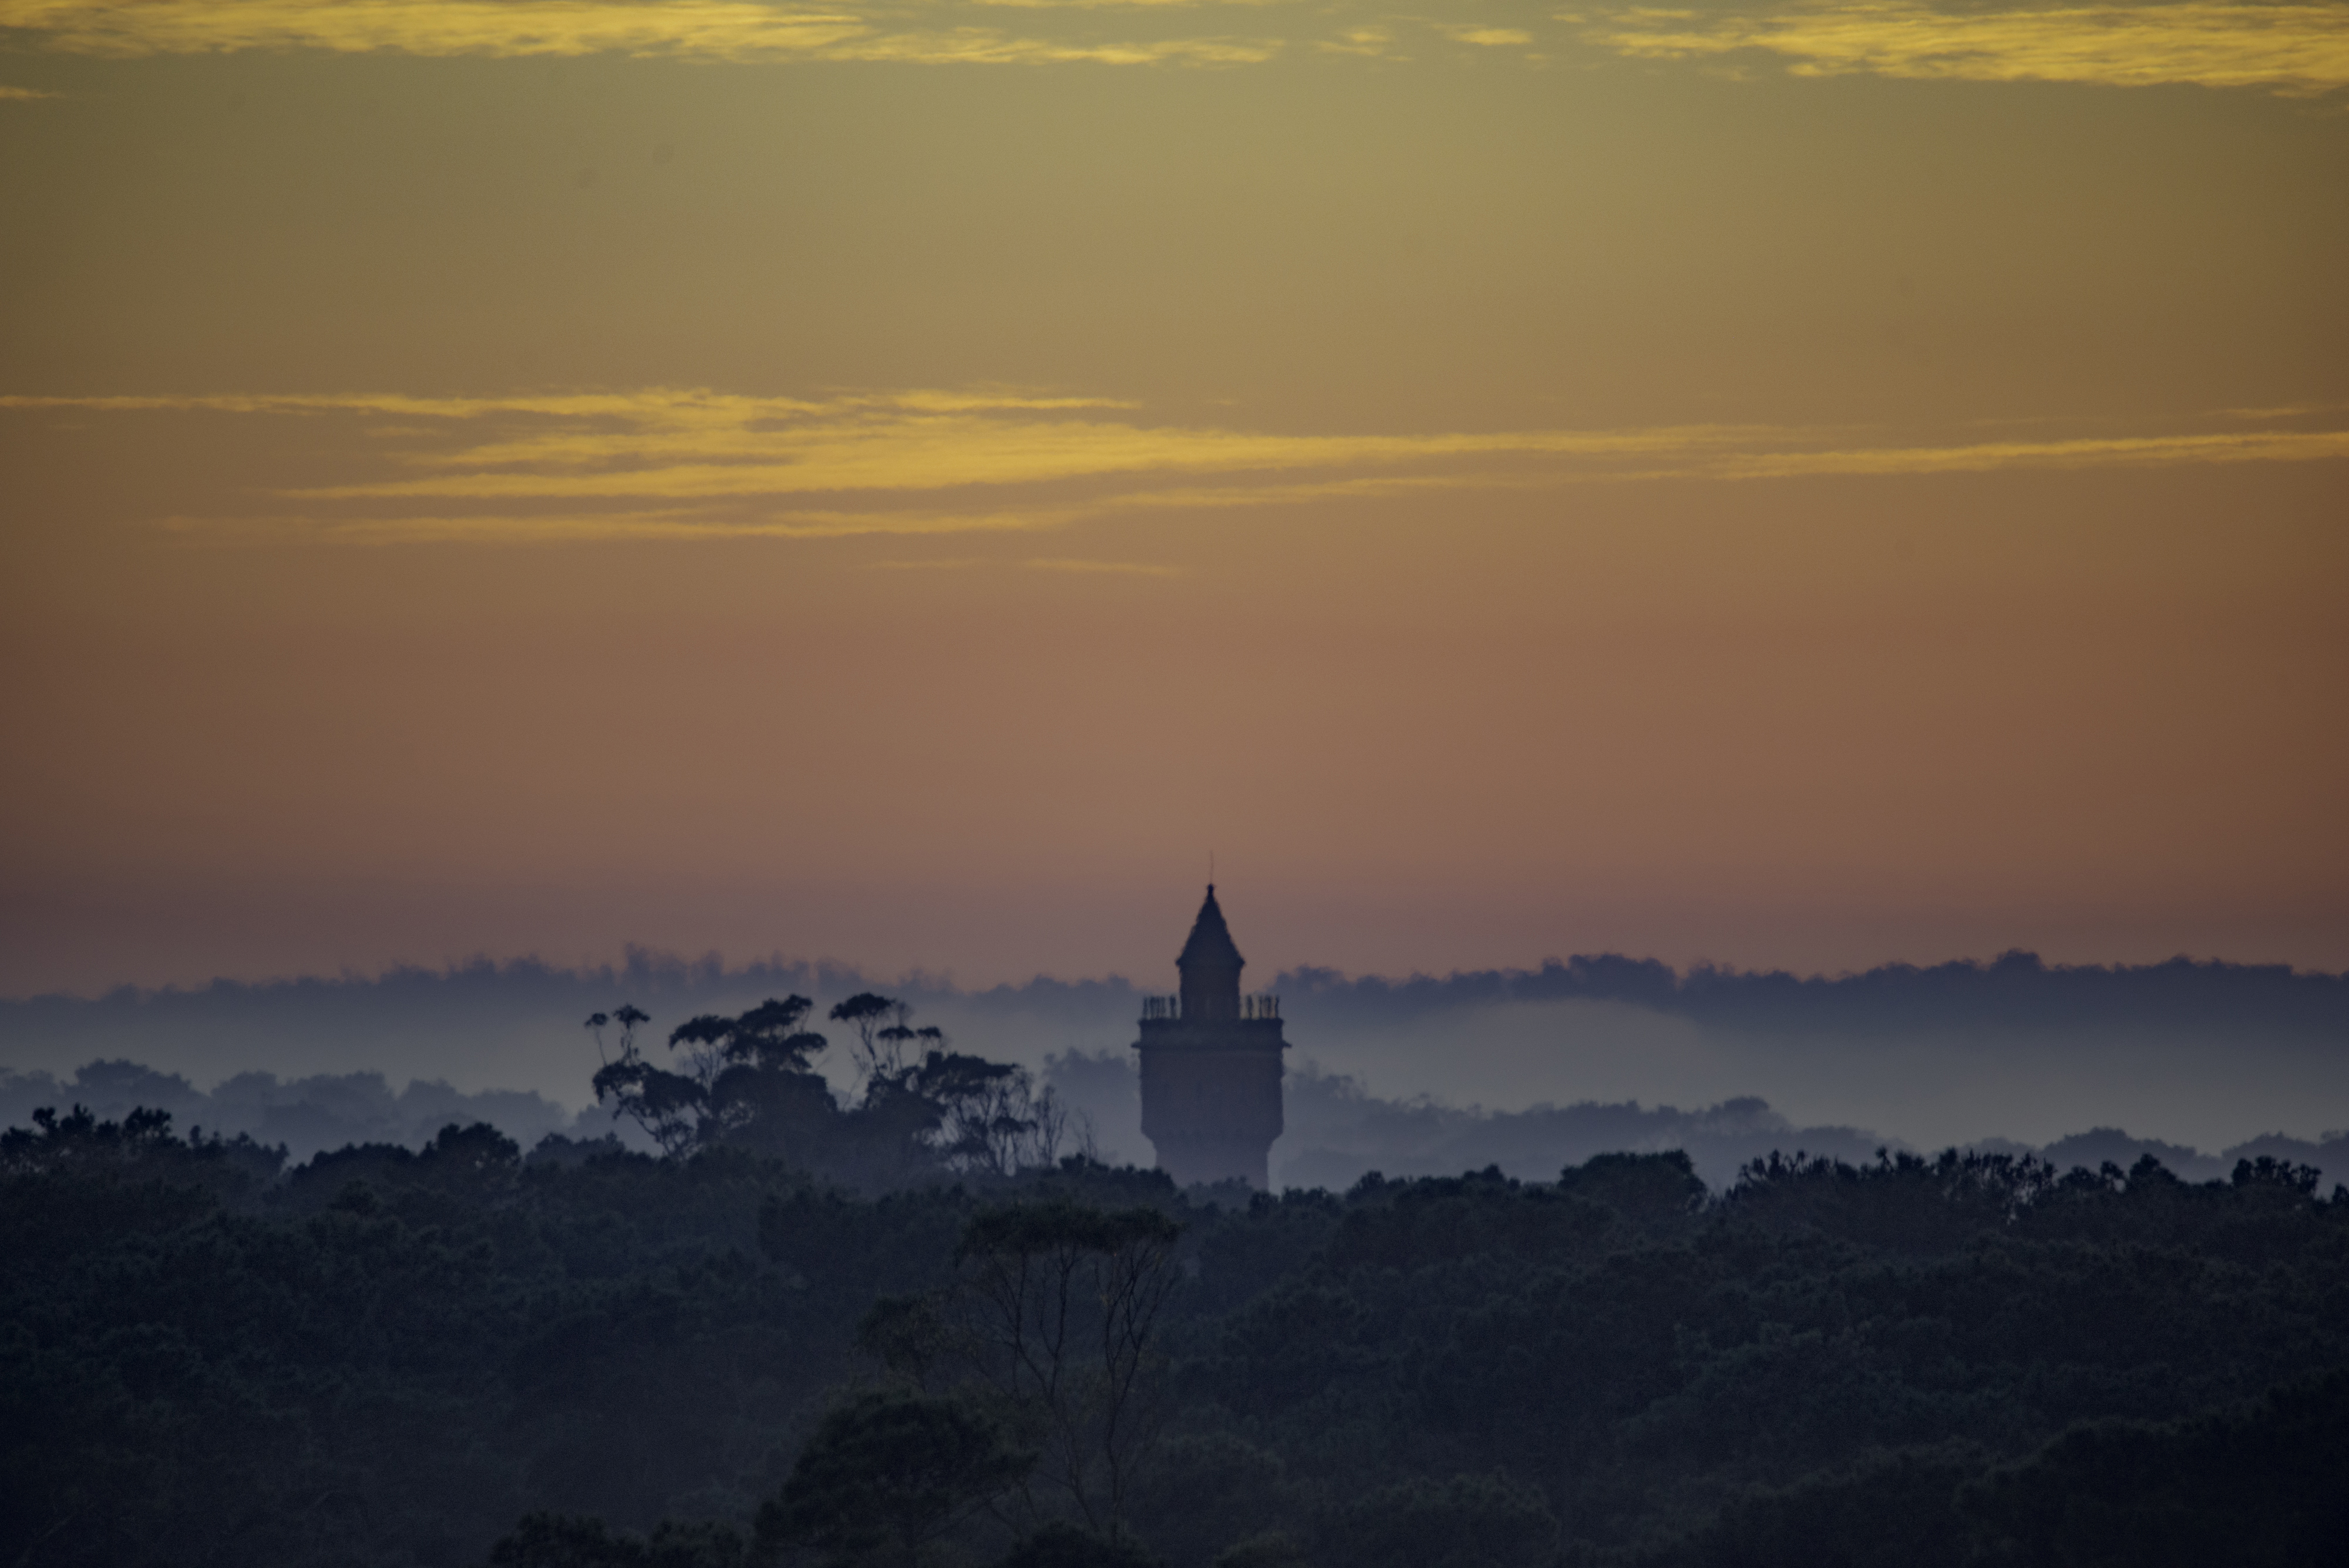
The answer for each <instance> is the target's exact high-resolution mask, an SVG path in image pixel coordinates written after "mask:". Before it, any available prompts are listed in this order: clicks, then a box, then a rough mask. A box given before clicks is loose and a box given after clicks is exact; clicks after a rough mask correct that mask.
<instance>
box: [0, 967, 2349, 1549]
mask: <svg viewBox="0 0 2349 1568" xmlns="http://www.w3.org/2000/svg"><path fill="white" fill-rule="evenodd" d="M814 1016H815V1009H814V1004H813V1003H812V1002H808V1001H807V1000H806V999H804V998H802V997H798V996H792V997H788V998H784V999H781V1000H778V1001H772V1002H767V1003H765V1004H763V1005H762V1006H761V1007H758V1008H753V1009H750V1011H748V1012H743V1013H741V1014H739V1015H735V1016H732V1017H721V1016H714V1015H713V1016H701V1017H696V1018H693V1019H690V1020H688V1022H687V1023H684V1024H682V1025H679V1026H678V1027H677V1028H675V1029H674V1030H672V1031H671V1032H670V1033H669V1035H668V1036H667V1042H666V1046H665V1048H664V1049H663V1050H662V1054H660V1055H659V1056H658V1057H657V1058H656V1057H655V1056H653V1055H652V1054H651V1053H650V1052H648V1051H647V1049H646V1047H645V1045H644V1044H642V1037H643V1032H644V1031H645V1029H646V1028H647V1025H648V1024H649V1023H650V1022H651V1021H650V1020H649V1019H648V1018H647V1017H646V1016H645V1015H644V1014H643V1013H641V1012H638V1011H637V1010H635V1009H633V1008H626V1009H619V1010H616V1011H614V1012H610V1013H608V1014H604V1015H599V1018H598V1019H597V1020H595V1021H594V1022H593V1027H594V1028H595V1030H596V1031H597V1032H598V1033H599V1037H600V1040H601V1043H602V1047H603V1052H604V1060H603V1064H602V1067H601V1070H600V1071H599V1072H598V1073H597V1075H596V1089H597V1092H598V1095H599V1097H600V1098H601V1100H602V1101H603V1102H604V1103H605V1105H607V1106H611V1107H612V1108H613V1109H614V1110H615V1111H616V1112H617V1113H618V1114H620V1115H622V1116H629V1117H633V1118H635V1119H636V1120H637V1121H639V1122H641V1123H642V1125H644V1127H646V1129H647V1132H648V1133H650V1134H651V1135H652V1136H653V1137H655V1138H656V1139H657V1142H658V1144H659V1146H660V1147H661V1148H662V1149H663V1150H664V1151H665V1152H663V1153H662V1154H660V1155H658V1156H653V1155H647V1154H641V1153H631V1152H627V1151H626V1150H624V1149H622V1148H620V1147H618V1146H617V1145H616V1143H614V1142H612V1141H609V1140H587V1141H580V1140H577V1139H572V1138H567V1137H549V1138H547V1139H546V1140H544V1141H543V1142H542V1143H541V1144H540V1145H539V1146H538V1147H536V1148H534V1149H533V1150H531V1151H530V1152H529V1153H528V1154H527V1155H525V1154H524V1152H523V1150H522V1149H521V1148H520V1147H518V1146H517V1145H516V1144H514V1143H513V1142H512V1140H510V1139H508V1138H506V1137H503V1136H502V1135H501V1134H499V1133H497V1132H496V1131H495V1130H494V1129H492V1128H490V1127H485V1126H474V1127H453V1126H452V1127H449V1128H447V1129H446V1130H444V1131H443V1132H441V1133H440V1135H439V1136H438V1137H436V1138H435V1139H434V1140H433V1141H432V1142H431V1143H430V1144H429V1145H428V1146H427V1147H424V1148H423V1149H421V1150H420V1151H415V1150H410V1149H408V1148H405V1147H397V1146H390V1145H361V1146H354V1147H347V1148H344V1149H341V1150H338V1151H336V1152H332V1153H327V1154H321V1155H319V1156H317V1157H316V1158H312V1159H310V1160H308V1161H306V1162H305V1163H303V1164H301V1165H299V1166H296V1167H292V1168H288V1166H287V1164H286V1162H285V1158H284V1156H283V1152H282V1151H281V1150H274V1149H271V1148H268V1147H263V1146H261V1145H259V1144H257V1143H255V1142H254V1141H253V1140H252V1139H251V1138H249V1137H239V1138H233V1139H226V1138H221V1137H212V1136H204V1135H202V1134H193V1133H191V1134H190V1135H187V1136H181V1134H179V1133H178V1132H176V1131H175V1130H174V1129H173V1127H172V1126H171V1118H170V1116H168V1115H165V1114H162V1113H160V1112H140V1113H138V1114H134V1115H131V1116H127V1117H125V1118H123V1119H122V1120H119V1121H104V1120H100V1119H98V1118H97V1117H95V1116H90V1115H88V1114H87V1113H83V1112H78V1111H74V1110H67V1111H63V1112H59V1111H57V1110H44V1111H42V1112H41V1113H40V1114H39V1115H37V1116H36V1117H35V1118H34V1122H33V1124H32V1125H31V1126H29V1127H18V1128H13V1129H10V1130H8V1131H7V1132H5V1134H0V1258H5V1260H6V1267H5V1270H0V1563H12V1564H22V1565H26V1568H31V1565H35V1564H101V1563H102V1564H122V1565H127V1568H145V1565H149V1564H153V1565H158V1568H160V1565H172V1568H177V1565H181V1564H191V1565H192V1564H197V1563H238V1564H240V1565H244V1564H250V1565H254V1568H276V1565H279V1564H285V1565H294V1564H312V1563H347V1564H355V1565H360V1568H372V1565H377V1564H380V1565H383V1568H411V1565H413V1568H428V1565H429V1568H440V1565H446V1568H464V1565H471V1564H481V1563H492V1564H497V1565H499V1568H750V1564H754V1563H804V1564H819V1563H821V1564H829V1565H838V1568H866V1565H870V1568H879V1565H882V1564H937V1565H940V1568H949V1565H955V1564H968V1565H970V1568H1081V1565H1083V1564H1122V1565H1126V1568H1142V1565H1143V1564H1148V1563H1160V1564H1164V1565H1165V1568H1487V1565H1491V1568H1558V1565H1566V1564H1575V1565H1586V1564H1619V1565H1622V1568H1732V1565H1736V1568H1775V1565H1778V1564H1786V1565H1789V1568H1792V1565H1794V1564H1797V1563H1799V1564H1802V1565H1803V1568H1835V1565H1837V1564H1855V1565H1857V1564H1874V1563H1885V1564H1892V1563H1899V1564H1901V1565H1903V1568H1944V1565H1946V1568H1988V1565H1992V1564H2002V1565H2003V1564H2045V1565H2049V1568H2054V1565H2057V1564H2066V1565H2069V1564H2091V1563H2114V1564H2120V1563H2127V1564H2131V1565H2155V1568H2161V1565H2167V1564H2172V1563H2176V1564H2186V1563H2193V1564H2198V1565H2199V1564H2207V1563H2239V1564H2247V1565H2253V1568H2266V1565H2275V1568H2282V1565H2286V1564H2293V1565H2297V1564H2305V1563H2337V1562H2341V1561H2343V1560H2344V1555H2349V1191H2344V1190H2343V1189H2339V1188H2335V1189H2333V1192H2332V1194H2331V1195H2330V1196H2329V1197H2328V1196H2325V1195H2323V1194H2321V1193H2320V1192H2319V1191H2318V1190H2317V1178H2316V1176H2315V1174H2314V1173H2313V1171H2312V1170H2310V1169H2309V1168H2305V1167H2301V1166H2295V1165H2292V1164H2290V1163H2287V1162H2279V1161H2276V1160H2273V1159H2263V1160H2245V1161H2243V1162H2241V1163H2240V1164H2239V1165H2238V1166H2237V1167H2236V1168H2235V1170H2234V1171H2233V1173H2232V1176H2231V1179H2228V1180H2225V1181H2213V1182H2207V1183H2200V1184H2193V1183H2188V1182H2184V1181H2180V1180H2178V1179H2176V1178H2174V1177H2173V1176H2171V1175H2170V1174H2169V1173H2168V1171H2167V1170H2166V1169H2164V1168H2162V1167H2161V1166H2160V1165H2159V1164H2158V1162H2157V1161H2154V1160H2152V1159H2146V1160H2141V1161H2139V1162H2138V1163H2137V1165H2136V1166H2135V1167H2133V1168H2130V1169H2127V1170H2122V1169H2120V1168H2117V1167H2115V1166H2110V1165H2107V1166H2106V1167H2104V1168H2101V1169H2098V1170H2095V1171H2090V1170H2085V1169H2075V1170H2070V1171H2060V1170H2058V1169H2056V1168H2053V1167H2051V1166H2048V1165H2046V1164H2044V1163H2043V1162H2041V1161H2038V1160H2035V1159H2031V1158H2010V1157H2005V1156H1961V1155H1957V1154H1950V1155H1945V1156H1942V1157H1940V1158H1937V1159H1921V1158H1913V1157H1894V1156H1889V1155H1886V1156H1879V1157H1878V1158H1876V1159H1873V1160H1870V1161H1865V1162H1859V1163H1852V1162H1847V1161H1839V1160H1835V1159H1824V1158H1811V1157H1806V1156H1803V1155H1799V1154H1796V1155H1782V1156H1777V1157H1773V1158H1767V1159H1764V1160H1760V1161H1757V1162H1755V1163H1754V1164H1753V1165H1750V1166H1748V1167H1747V1168H1746V1169H1745V1170H1744V1173H1743V1175H1742V1176H1741V1178H1740V1179H1739V1180H1738V1181H1737V1183H1736V1184H1735V1185H1734V1186H1733V1187H1732V1188H1731V1189H1729V1190H1728V1191H1726V1192H1725V1193H1721V1194H1718V1195H1709V1194H1708V1192H1707V1190H1706V1189H1705V1187H1704V1186H1703V1184H1702V1182H1700V1181H1699V1180H1698V1179H1696V1177H1695V1175H1694V1174H1693V1172H1692V1168H1691V1167H1690V1165H1689V1163H1688V1161H1687V1160H1686V1158H1683V1157H1681V1156H1678V1155H1653V1156H1603V1157H1600V1158H1594V1159H1591V1160H1589V1161H1588V1162H1586V1163H1584V1164H1580V1165H1578V1166H1574V1167H1571V1168H1568V1169H1566V1170H1565V1171H1563V1172H1562V1173H1561V1174H1560V1176H1559V1179H1557V1180H1556V1181H1530V1182H1521V1181H1516V1180H1511V1179H1506V1178H1504V1177H1503V1176H1501V1175H1500V1174H1499V1172H1497V1171H1486V1172H1484V1173H1481V1174H1479V1173H1470V1174H1465V1175H1462V1176H1458V1177H1454V1178H1444V1179H1414V1180H1394V1181H1391V1180H1386V1179H1381V1178H1378V1177H1375V1176H1373V1177H1369V1178H1365V1179H1362V1180H1361V1181H1360V1182H1359V1183H1357V1184H1356V1185H1354V1186H1353V1187H1352V1188H1351V1189H1349V1190H1348V1191H1346V1192H1343V1193H1331V1192H1326V1191H1311V1192H1290V1193H1288V1194H1285V1195H1281V1196H1278V1197H1274V1196H1268V1195H1264V1194H1254V1195H1251V1194H1248V1193H1247V1192H1246V1191H1244V1190H1236V1189H1221V1190H1210V1189H1195V1190H1194V1191H1192V1192H1189V1193H1183V1192H1178V1191H1176V1190H1175V1189H1174V1188H1173V1186H1172V1185H1171V1183H1169V1182H1168V1181H1167V1180H1166V1179H1165V1178H1164V1177H1163V1176H1161V1175H1159V1174H1158V1173H1155V1172H1148V1171H1140V1170H1133V1169H1130V1168H1129V1169H1113V1168H1108V1167H1106V1166H1104V1165H1102V1164H1101V1163H1099V1162H1098V1161H1096V1160H1094V1159H1092V1158H1088V1157H1087V1156H1086V1155H1085V1154H1084V1153H1083V1152H1081V1150H1080V1151H1070V1150H1068V1149H1066V1148H1065V1147H1063V1146H1064V1144H1065V1142H1066V1128H1065V1125H1064V1124H1061V1125H1056V1124H1055V1122H1054V1120H1053V1116H1052V1107H1050V1105H1049V1103H1048V1101H1047V1099H1046V1097H1045V1096H1042V1095H1041V1094H1040V1092H1038V1091H1036V1090H1034V1089H1033V1088H1032V1087H1031V1086H1030V1085H1028V1083H1027V1082H1026V1080H1025V1077H1024V1075H1021V1074H1020V1073H1019V1070H1018V1069H1015V1068H1009V1067H1006V1066H1004V1065H1002V1064H991V1063H986V1062H982V1061H979V1060H978V1059H977V1058H973V1057H968V1056H959V1055H957V1054H956V1053H954V1052H953V1050H952V1049H951V1045H950V1043H949V1042H947V1041H946V1040H945V1039H944V1038H943V1036H939V1035H936V1034H935V1033H925V1032H924V1031H923V1030H922V1029H920V1028H917V1027H916V1025H915V1023H913V1021H912V1018H911V1015H910V1013H909V1012H907V1011H906V1010H903V1009H900V1008H898V1007H897V1006H896V1005H895V1003H893V1002H890V1001H889V1000H888V999H887V998H884V997H879V996H877V995H873V994H871V993H861V994H860V996H859V997H852V998H851V999H849V1001H847V1002H842V1003H841V1004H839V1005H838V1006H836V1007H834V1008H833V1009H832V1010H831V1012H829V1013H828V1014H827V1015H826V1020H825V1021H826V1022H829V1023H837V1024H838V1025H840V1026H841V1027H843V1029H844V1030H845V1031H846V1032H847V1033H848V1035H849V1037H850V1049H851V1050H852V1052H853V1053H854V1066H855V1068H856V1084H855V1086H854V1090H853V1091H851V1092H849V1093H845V1094H837V1093H834V1092H833V1090H832V1089H831V1088H830V1087H829V1086H828V1085H826V1084H825V1083H824V1081H823V1078H822V1077H821V1076H820V1075H817V1074H816V1073H815V1072H814V1070H813V1067H812V1062H813V1060H814V1059H815V1058H816V1056H817V1055H818V1054H819V1053H820V1052H821V1051H822V1050H823V1049H824V1048H825V1043H824V1042H823V1039H822V1037H821V1036H817V1035H815V1034H814V1032H813V1031H812V1030H811V1029H810V1028H809V1027H808V1026H809V1024H810V1023H811V1021H812V1019H813V1018H814Z"/></svg>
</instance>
